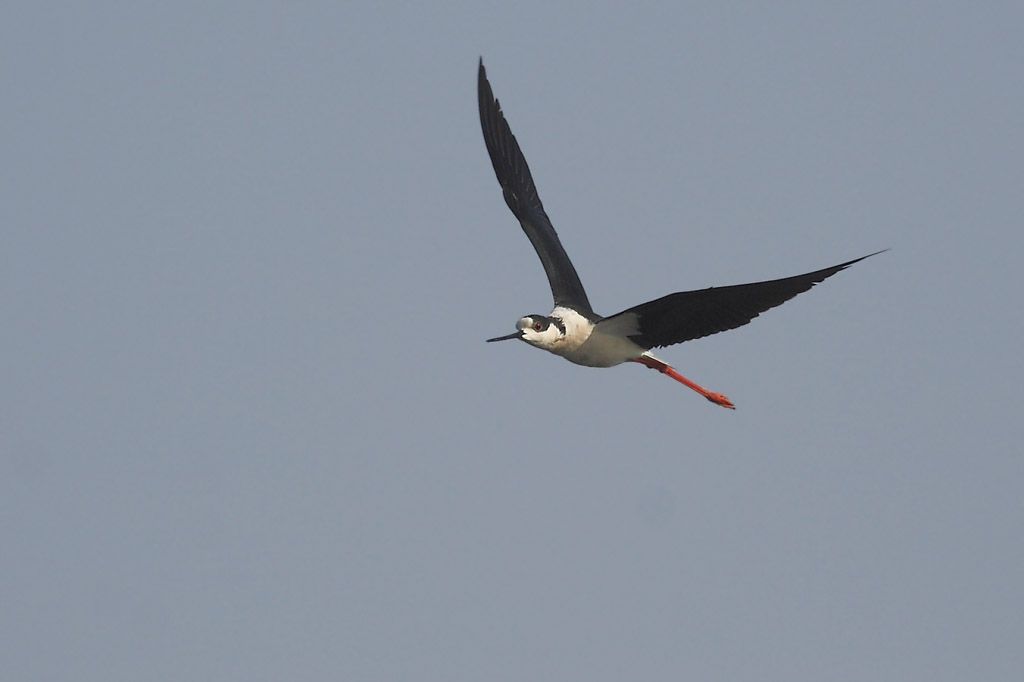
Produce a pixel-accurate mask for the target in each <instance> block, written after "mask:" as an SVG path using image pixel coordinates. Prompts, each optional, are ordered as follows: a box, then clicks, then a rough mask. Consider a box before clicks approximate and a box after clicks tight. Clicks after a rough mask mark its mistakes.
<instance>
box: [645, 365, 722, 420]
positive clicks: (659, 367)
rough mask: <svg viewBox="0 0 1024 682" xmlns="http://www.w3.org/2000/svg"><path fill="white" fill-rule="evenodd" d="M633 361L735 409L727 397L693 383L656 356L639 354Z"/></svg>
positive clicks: (715, 401) (719, 403) (717, 403)
mask: <svg viewBox="0 0 1024 682" xmlns="http://www.w3.org/2000/svg"><path fill="white" fill-rule="evenodd" d="M633 362H639V363H640V364H641V365H646V366H647V367H650V368H651V369H656V370H658V371H659V372H661V373H662V374H666V375H668V376H670V377H672V378H673V379H675V380H676V381H678V382H679V383H681V384H682V385H684V386H687V387H688V388H692V389H693V390H695V391H697V393H700V394H701V395H702V396H704V397H705V398H707V399H708V400H710V401H711V402H713V403H715V404H716V405H721V406H722V407H728V408H729V409H730V410H735V409H736V406H735V405H733V404H732V403H731V402H730V401H729V399H728V398H726V397H725V396H724V395H722V394H721V393H712V392H711V391H709V390H708V389H706V388H704V387H703V386H700V385H698V384H695V383H693V382H692V381H690V380H689V379H687V378H686V377H684V376H683V375H682V374H680V373H679V372H677V371H676V370H675V368H673V367H671V366H669V365H667V364H665V363H664V362H662V361H661V360H658V359H657V358H652V357H648V356H646V355H641V356H640V357H638V358H637V359H635V360H633Z"/></svg>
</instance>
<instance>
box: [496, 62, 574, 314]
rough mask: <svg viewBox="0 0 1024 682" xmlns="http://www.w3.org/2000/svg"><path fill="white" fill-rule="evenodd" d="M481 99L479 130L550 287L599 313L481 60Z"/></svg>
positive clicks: (564, 301)
mask: <svg viewBox="0 0 1024 682" xmlns="http://www.w3.org/2000/svg"><path fill="white" fill-rule="evenodd" d="M477 96H478V98H479V100H480V126H481V127H482V128H483V132H484V142H485V143H486V144H487V153H488V154H489V155H490V157H491V164H492V165H493V166H494V173H495V174H496V175H497V176H498V182H499V183H500V184H501V190H502V193H503V194H504V195H505V203H506V204H508V207H509V208H510V209H512V213H513V214H515V216H516V218H518V219H519V224H520V225H522V226H523V232H525V233H526V236H527V237H529V238H530V242H531V243H532V244H533V248H534V249H535V250H536V251H537V255H538V256H540V262H541V264H542V265H543V266H544V272H545V273H547V276H548V283H550V284H551V295H552V296H553V297H554V299H555V305H561V306H567V307H570V308H575V309H576V310H578V311H580V312H582V313H584V314H587V315H590V316H593V313H594V311H593V310H592V309H591V307H590V301H588V300H587V294H586V292H585V291H584V290H583V284H582V283H580V278H579V275H577V274H576V268H574V267H573V266H572V261H570V260H569V256H568V255H566V253H565V249H564V248H562V243H561V242H560V241H558V234H557V233H556V232H555V228H554V227H552V226H551V220H549V219H548V216H547V214H546V213H545V212H544V206H543V205H542V204H541V202H540V197H539V196H538V195H537V187H536V186H535V185H534V184H533V177H532V176H531V175H530V167H529V166H527V165H526V158H525V157H524V156H523V152H522V151H521V150H520V149H519V143H518V142H516V138H515V135H513V134H512V130H511V129H510V128H509V127H508V123H507V122H506V121H505V116H504V115H503V114H502V113H501V105H500V104H499V103H498V100H497V99H495V98H494V93H493V92H492V91H491V84H490V83H488V82H487V72H486V71H485V70H484V61H483V59H481V60H480V70H479V73H478V76H477Z"/></svg>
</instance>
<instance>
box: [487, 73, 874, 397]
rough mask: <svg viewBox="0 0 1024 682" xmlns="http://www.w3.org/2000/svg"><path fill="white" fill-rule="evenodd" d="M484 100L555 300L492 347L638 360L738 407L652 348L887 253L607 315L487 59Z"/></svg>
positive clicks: (739, 320) (604, 363) (491, 139)
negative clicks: (544, 194) (594, 302)
mask: <svg viewBox="0 0 1024 682" xmlns="http://www.w3.org/2000/svg"><path fill="white" fill-rule="evenodd" d="M477 97H478V99H479V105H480V125H481V127H482V128H483V133H484V142H485V143H486V145H487V153H488V154H489V155H490V157H491V164H492V165H493V166H494V172H495V174H496V175H497V176H498V183H499V184H500V185H501V191H502V194H503V195H504V197H505V203H506V204H508V207H509V208H510V209H511V210H512V213H513V214H514V215H515V217H516V218H517V219H518V220H519V224H520V225H522V228H523V232H525V233H526V236H527V237H528V238H529V239H530V243H532V244H533V248H534V249H535V250H536V251H537V255H538V256H539V257H540V262H541V264H542V265H543V266H544V272H545V273H546V274H547V276H548V283H549V284H550V285H551V294H552V296H553V297H554V302H555V307H554V310H552V311H551V312H550V313H549V314H547V315H527V316H525V317H522V318H520V320H519V321H518V322H517V323H516V331H515V332H514V333H512V334H508V335H506V336H499V337H497V338H493V339H487V341H488V342H493V341H506V340H509V339H519V340H520V341H525V342H526V343H528V344H530V345H531V346H536V347H537V348H542V349H544V350H546V351H549V352H551V353H554V354H555V355H560V356H562V357H563V358H565V359H566V360H568V361H569V362H574V363H576V364H577V365H585V366H587V367H614V366H615V365H619V364H622V363H623V362H638V363H640V364H641V365H645V366H647V367H650V368H651V369H656V370H658V371H659V372H661V373H662V374H665V375H668V376H670V377H672V378H673V379H675V380H676V381H678V382H680V383H682V384H684V385H685V386H687V387H689V388H692V389H693V390H694V391H696V392H697V393H700V394H701V395H702V396H704V397H705V398H707V399H708V400H710V401H711V402H713V403H715V404H716V405H721V406H722V407H727V408H730V409H735V406H734V405H733V404H732V402H730V401H729V399H728V398H726V397H725V396H724V395H722V394H721V393H715V392H712V391H709V390H707V389H706V388H704V387H703V386H700V385H698V384H696V383H694V382H693V381H690V380H689V379H687V378H686V377H684V376H683V375H681V374H680V373H679V372H677V371H676V370H675V368H673V367H671V366H670V365H669V364H668V363H666V362H665V361H664V360H660V359H658V358H657V357H655V356H654V354H652V353H651V349H652V348H660V347H663V346H671V345H673V344H677V343H682V342H684V341H690V340H692V339H699V338H701V337H704V336H708V335H710V334H717V333H718V332H724V331H726V330H729V329H735V328H737V327H741V326H743V325H745V324H747V323H748V322H750V321H751V320H752V319H754V318H755V317H757V316H758V315H759V314H760V313H763V312H764V311H766V310H769V309H770V308H774V307H775V306H778V305H782V304H783V303H785V302H786V301H788V300H789V299H791V298H793V297H794V296H796V295H797V294H800V293H803V292H805V291H807V290H808V289H810V288H811V287H813V286H814V285H815V284H818V283H819V282H822V281H824V280H825V279H827V278H829V277H831V276H832V275H834V274H836V273H837V272H839V271H840V270H845V269H846V268H848V267H850V266H851V265H853V264H854V263H857V262H859V261H862V260H864V259H865V258H870V257H871V256H874V255H876V254H878V253H881V251H876V252H875V253H872V254H868V255H867V256H862V257H860V258H855V259H853V260H851V261H847V262H845V263H840V264H839V265H833V266H832V267H830V268H824V269H822V270H815V271H814V272H808V273H806V274H803V275H795V276H793V277H785V278H782V279H775V280H771V281H768V282H753V283H751V284H737V285H734V286H726V287H711V288H708V289H698V290H696V291H681V292H678V293H675V294H669V295H667V296H663V297H661V298H659V299H656V300H654V301H648V302H647V303H641V304H640V305H637V306H633V307H632V308H628V309H627V310H623V311H622V312H620V313H616V314H614V315H611V316H610V317H602V316H600V315H598V314H597V313H595V312H594V309H593V308H591V307H590V301H589V300H587V293H586V292H585V291H584V290H583V284H581V283H580V278H579V276H578V275H577V274H576V268H574V267H573V265H572V261H570V260H569V256H568V255H567V254H566V253H565V249H564V248H562V243H561V242H560V241H559V240H558V234H557V233H556V232H555V228H554V227H552V225H551V221H550V220H549V219H548V216H547V213H545V212H544V206H543V205H542V204H541V201H540V196H538V194H537V187H536V186H535V185H534V184H533V177H532V176H531V175H530V168H529V166H527V165H526V158H525V157H524V156H523V152H522V151H521V150H520V149H519V143H518V142H516V138H515V135H513V134H512V130H511V129H510V128H509V125H508V122H507V121H506V120H505V116H504V114H503V113H502V111H501V105H500V104H499V103H498V100H497V99H496V98H495V97H494V93H493V91H492V90H491V84H490V83H489V82H488V80H487V72H486V71H485V70H484V62H483V59H481V60H480V68H479V71H478V74H477Z"/></svg>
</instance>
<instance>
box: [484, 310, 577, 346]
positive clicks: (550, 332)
mask: <svg viewBox="0 0 1024 682" xmlns="http://www.w3.org/2000/svg"><path fill="white" fill-rule="evenodd" d="M516 329H517V330H518V331H516V332H515V333H514V334H509V335H507V336H498V337H496V338H493V339H487V342H488V343H491V342H492V341H507V340H509V339H521V340H523V341H525V342H526V343H528V344H530V345H531V346H537V347H538V348H543V349H544V350H550V349H551V348H552V347H553V346H554V345H555V344H557V343H558V342H559V341H561V340H562V339H563V338H565V325H564V324H563V323H562V321H561V320H560V319H558V318H557V317H547V316H546V315H527V316H526V317H523V318H521V319H520V320H519V321H518V322H516Z"/></svg>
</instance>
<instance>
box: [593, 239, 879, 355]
mask: <svg viewBox="0 0 1024 682" xmlns="http://www.w3.org/2000/svg"><path fill="white" fill-rule="evenodd" d="M877 253H881V251H877V252H876V253H872V254H868V255H867V256H862V257H860V258H856V259H854V260H851V261H847V262H845V263H841V264H839V265H834V266H832V267H831V268H825V269H824V270H816V271H815V272H808V273H807V274H805V275H796V276H795V277H786V278H784V279H774V280H771V281H770V282H754V283H752V284H737V285H735V286H731V287H711V288H710V289H700V290H698V291H683V292H680V293H677V294H669V295H668V296H663V297H662V298H659V299H657V300H655V301H650V302H648V303H641V304H640V305H638V306H634V307H632V308H630V309H629V310H623V311H622V312H621V313H617V314H615V315H612V316H611V317H607V318H605V320H604V322H602V324H604V323H612V324H614V320H615V318H619V317H620V316H627V315H634V316H636V318H635V324H629V323H630V322H631V321H630V320H628V319H627V320H623V321H624V322H626V323H627V327H632V328H634V329H636V330H638V331H637V333H635V334H631V335H630V338H631V339H632V340H633V341H636V342H637V343H638V344H640V345H641V346H643V347H644V348H656V347H659V346H671V345H672V344H676V343H682V342H683V341H690V340H692V339H699V338H701V337H703V336H709V335H711V334H717V333H718V332H724V331H726V330H729V329H735V328H736V327H742V326H743V325H745V324H747V323H748V322H750V321H751V320H752V319H754V318H755V317H757V316H758V315H759V314H760V313H763V312H764V311H766V310H769V309H771V308H774V307H775V306H779V305H782V304H783V303H785V302H786V301H788V300H789V299H791V298H793V297H794V296H796V295H797V294H802V293H803V292H805V291H807V290H808V289H810V288H811V287H813V286H814V285H815V284H817V283H819V282H821V281H824V280H825V279H828V278H829V277H831V276H832V275H834V274H836V273H837V272H839V271H840V270H845V269H846V268H848V267H850V266H851V265H853V264H854V263H857V262H859V261H862V260H864V259H865V258H870V257H871V256H874V255H876V254H877Z"/></svg>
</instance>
